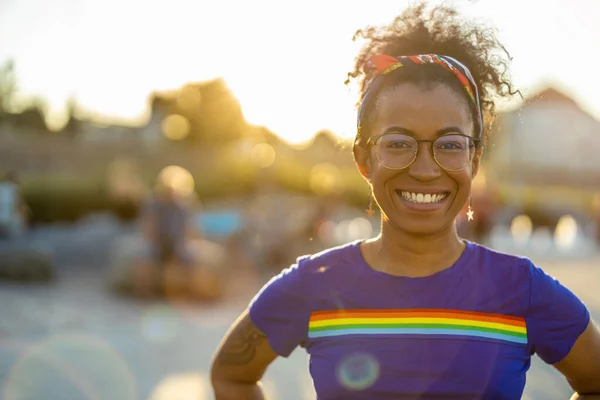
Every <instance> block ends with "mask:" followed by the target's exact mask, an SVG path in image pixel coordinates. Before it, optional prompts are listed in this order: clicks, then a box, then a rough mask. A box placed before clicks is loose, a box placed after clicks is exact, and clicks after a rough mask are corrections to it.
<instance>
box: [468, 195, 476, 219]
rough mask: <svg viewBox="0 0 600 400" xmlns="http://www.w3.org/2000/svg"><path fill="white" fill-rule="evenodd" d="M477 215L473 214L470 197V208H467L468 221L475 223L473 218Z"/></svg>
mask: <svg viewBox="0 0 600 400" xmlns="http://www.w3.org/2000/svg"><path fill="white" fill-rule="evenodd" d="M474 215H475V213H474V212H473V208H472V207H471V198H470V197H469V208H467V220H468V221H473V216H474Z"/></svg>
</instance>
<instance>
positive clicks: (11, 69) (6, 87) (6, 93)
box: [0, 60, 17, 120]
mask: <svg viewBox="0 0 600 400" xmlns="http://www.w3.org/2000/svg"><path fill="white" fill-rule="evenodd" d="M16 91H17V79H16V75H15V63H14V61H13V60H8V61H6V62H5V63H4V64H2V65H0V120H2V119H3V117H4V115H5V114H6V113H8V112H10V111H11V110H12V109H13V107H14V97H15V93H16Z"/></svg>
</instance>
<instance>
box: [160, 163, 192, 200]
mask: <svg viewBox="0 0 600 400" xmlns="http://www.w3.org/2000/svg"><path fill="white" fill-rule="evenodd" d="M158 181H159V182H160V184H161V185H163V186H165V187H168V188H171V189H173V190H174V191H175V192H176V193H178V194H181V195H189V194H191V193H192V192H193V191H194V185H195V183H194V177H193V176H192V174H190V172H189V171H188V170H187V169H185V168H182V167H180V166H178V165H170V166H168V167H165V168H164V169H163V170H162V171H161V172H160V174H159V175H158Z"/></svg>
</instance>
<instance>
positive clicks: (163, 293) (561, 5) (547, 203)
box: [0, 0, 600, 400]
mask: <svg viewBox="0 0 600 400" xmlns="http://www.w3.org/2000/svg"><path fill="white" fill-rule="evenodd" d="M438 2H439V1H438ZM433 3H436V2H433ZM446 3H452V4H455V5H457V6H459V7H460V8H461V9H462V10H463V11H464V12H465V13H467V14H469V15H471V16H473V17H476V18H478V19H480V20H481V21H486V22H489V23H491V24H493V25H494V26H496V27H497V28H498V32H499V36H500V38H501V40H502V41H503V42H504V43H505V45H506V47H507V48H508V49H509V51H510V52H511V55H512V56H513V70H512V72H513V78H514V81H515V83H516V86H517V87H518V88H519V89H520V90H521V91H522V93H523V95H524V98H523V99H521V98H519V97H518V96H516V97H515V99H514V101H510V102H506V103H501V104H500V105H499V110H498V117H497V119H496V120H495V121H494V124H493V131H494V132H493V135H492V136H491V137H490V138H489V140H488V143H487V151H486V153H485V159H484V164H483V167H482V171H481V173H480V174H479V175H478V176H477V178H476V180H475V184H474V187H473V196H472V202H473V209H474V211H475V220H474V221H468V222H467V221H465V218H464V217H465V216H464V214H463V215H461V217H459V220H458V227H459V230H460V232H461V234H462V235H463V236H465V237H466V238H468V239H472V240H476V241H479V242H481V243H484V244H486V245H488V246H491V247H493V248H496V249H499V250H502V251H508V252H514V253H517V254H522V255H526V256H528V257H531V258H532V259H533V260H534V261H535V262H537V263H538V265H540V266H541V267H543V268H544V269H545V270H546V271H547V272H549V273H551V274H552V275H554V276H556V277H558V278H559V279H560V280H561V281H562V282H563V283H564V284H566V285H567V286H568V287H569V288H570V289H572V290H573V291H574V292H575V293H576V294H578V295H579V296H580V297H581V298H582V299H583V300H584V301H585V302H586V303H587V304H588V306H589V307H590V309H591V310H592V313H593V315H594V316H595V318H596V319H599V318H600V295H598V293H599V291H598V286H599V285H600V160H599V159H598V155H599V154H600V122H599V119H600V79H598V77H597V73H598V72H597V65H598V61H600V60H599V56H598V55H597V54H596V53H595V52H593V51H592V50H591V49H597V48H600V29H599V28H598V27H597V26H598V25H597V23H596V21H598V20H599V19H600V4H596V3H591V2H587V1H584V0H552V1H549V0H545V1H542V0H539V1H538V0H529V1H527V2H523V1H519V2H518V1H516V0H514V1H513V0H505V1H502V2H497V1H492V0H479V1H466V0H464V1H454V2H448V1H446ZM407 4H408V2H407V1H404V0H395V1H391V0H390V1H387V0H378V1H377V2H376V3H375V2H373V3H372V4H371V5H370V6H369V7H367V6H366V3H364V2H358V1H345V2H343V3H342V2H337V1H333V0H328V1H320V2H317V1H316V0H307V1H304V2H275V1H269V0H253V1H241V0H240V1H237V0H222V1H221V2H207V1H204V0H196V1H192V0H170V1H163V0H156V1H152V2H148V1H146V2H144V1H141V0H127V1H125V0H122V1H118V2H117V1H116V0H103V1H99V0H55V1H52V2H47V1H43V0H0V316H2V318H0V399H2V400H16V399H19V400H21V399H69V400H75V399H119V400H120V399H123V400H129V399H151V400H163V399H169V400H170V399H174V400H175V399H177V400H179V399H181V400H187V399H210V398H212V394H211V392H210V385H209V376H208V370H209V364H210V357H211V356H212V353H213V351H214V350H215V348H216V346H217V344H218V342H219V340H220V338H221V337H222V335H223V334H224V333H225V331H226V330H227V328H228V326H229V325H230V324H231V322H232V321H233V320H234V319H235V317H236V316H237V315H238V314H239V312H240V311H241V310H243V309H244V307H245V306H246V305H247V303H248V301H249V300H250V299H251V297H252V296H253V294H254V293H255V292H256V291H257V290H258V289H259V288H260V287H261V286H262V285H263V284H264V283H265V282H266V281H267V280H268V279H269V278H270V277H272V276H273V275H274V274H277V273H278V272H279V271H280V270H281V269H282V268H284V267H287V266H288V265H289V264H291V263H293V262H294V260H295V259H296V257H298V256H300V255H302V254H306V253H310V252H315V251H318V250H320V249H323V248H326V247H329V246H333V245H337V244H341V243H344V242H347V241H350V240H355V239H359V238H364V237H370V236H371V235H374V234H376V232H378V229H379V216H378V215H375V216H373V217H369V216H368V215H367V213H366V211H365V209H366V208H367V205H368V193H369V192H368V188H367V185H366V184H365V183H364V181H363V180H362V178H360V176H359V174H358V173H357V171H356V168H355V166H354V164H353V160H352V155H351V143H352V139H353V136H354V134H355V128H354V123H355V108H354V104H355V102H356V88H355V87H353V86H349V87H348V86H345V85H344V83H343V82H344V80H345V78H346V73H347V72H348V71H349V70H350V69H351V67H352V61H353V57H354V54H355V52H356V51H357V50H358V49H359V47H360V45H361V43H360V42H357V43H354V42H352V36H353V34H354V32H355V30H356V29H358V28H362V27H364V26H366V25H369V24H380V23H387V22H390V21H391V20H392V19H393V17H394V16H395V15H397V14H398V13H399V12H401V11H402V9H403V8H404V7H405V6H406V5H407ZM577 54H579V56H577ZM575 56H577V57H579V58H578V60H579V61H578V62H576V63H575V62H574V61H573V60H574V59H575ZM190 265H191V266H192V267H193V268H189V266H190ZM307 365H308V363H307V359H306V356H305V354H304V353H303V352H302V351H296V352H295V353H294V354H293V355H292V356H291V357H290V359H288V360H277V361H276V362H275V364H274V365H273V367H272V368H271V369H270V370H269V372H268V373H267V376H266V378H265V387H266V390H267V392H268V393H269V394H270V396H271V397H269V398H270V399H286V400H295V399H298V400H304V399H311V398H314V392H313V390H312V384H311V381H310V377H309V375H308V367H307ZM569 395H570V390H569V388H568V386H567V385H566V383H565V382H564V380H563V379H562V378H560V377H559V376H558V374H557V373H556V372H554V371H553V370H552V368H550V367H548V366H545V365H542V363H541V362H539V360H538V359H537V358H536V359H535V360H534V365H533V367H532V370H531V373H530V375H529V377H528V384H527V388H526V392H525V398H528V399H564V398H568V397H567V396H569Z"/></svg>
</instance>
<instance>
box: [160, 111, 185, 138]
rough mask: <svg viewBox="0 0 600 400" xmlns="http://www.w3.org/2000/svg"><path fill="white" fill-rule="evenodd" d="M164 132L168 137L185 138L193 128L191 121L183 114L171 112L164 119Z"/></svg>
mask: <svg viewBox="0 0 600 400" xmlns="http://www.w3.org/2000/svg"><path fill="white" fill-rule="evenodd" d="M161 128H162V133H163V135H165V137H166V138H167V139H171V140H182V139H185V138H186V137H187V136H188V135H189V134H190V130H191V125H190V121H188V119H187V118H186V117H184V116H182V115H178V114H171V115H169V116H167V117H165V119H163V121H162V127H161Z"/></svg>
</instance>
